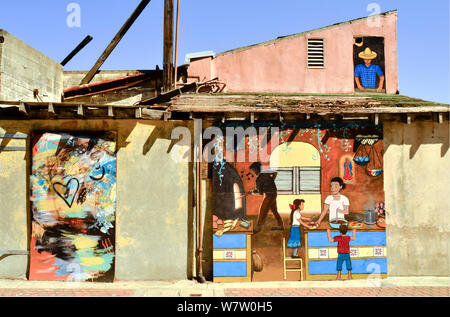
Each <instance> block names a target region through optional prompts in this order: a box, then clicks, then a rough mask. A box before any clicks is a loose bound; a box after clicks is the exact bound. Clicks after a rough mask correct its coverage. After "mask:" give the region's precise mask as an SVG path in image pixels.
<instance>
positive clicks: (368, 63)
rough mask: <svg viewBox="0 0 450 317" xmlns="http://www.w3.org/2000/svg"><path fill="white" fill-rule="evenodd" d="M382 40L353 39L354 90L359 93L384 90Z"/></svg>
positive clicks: (377, 38)
mask: <svg viewBox="0 0 450 317" xmlns="http://www.w3.org/2000/svg"><path fill="white" fill-rule="evenodd" d="M384 63H385V61H384V38H382V37H362V38H355V39H354V64H355V88H357V89H358V90H359V91H365V90H366V89H376V92H379V93H381V92H383V89H385V87H386V85H385V76H384V72H383V69H384Z"/></svg>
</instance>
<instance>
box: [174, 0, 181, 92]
mask: <svg viewBox="0 0 450 317" xmlns="http://www.w3.org/2000/svg"><path fill="white" fill-rule="evenodd" d="M179 25H180V0H177V27H176V31H175V63H174V66H175V74H174V88H175V89H176V88H177V81H178V80H177V75H178V74H177V73H178V29H179Z"/></svg>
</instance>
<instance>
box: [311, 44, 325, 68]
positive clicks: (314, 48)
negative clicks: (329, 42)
mask: <svg viewBox="0 0 450 317" xmlns="http://www.w3.org/2000/svg"><path fill="white" fill-rule="evenodd" d="M324 67H325V52H324V45H323V39H308V68H324Z"/></svg>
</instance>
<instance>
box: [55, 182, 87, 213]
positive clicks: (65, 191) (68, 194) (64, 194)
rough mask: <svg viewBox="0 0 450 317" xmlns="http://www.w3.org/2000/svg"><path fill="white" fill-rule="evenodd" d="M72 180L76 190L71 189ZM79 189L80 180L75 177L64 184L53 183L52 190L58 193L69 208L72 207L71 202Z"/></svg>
mask: <svg viewBox="0 0 450 317" xmlns="http://www.w3.org/2000/svg"><path fill="white" fill-rule="evenodd" d="M73 182H75V183H76V185H77V186H76V190H73V186H71V185H72V183H73ZM79 189H80V182H79V181H78V179H76V178H71V179H69V180H68V181H67V183H66V184H65V185H64V184H63V183H60V182H54V183H53V190H54V191H55V193H56V194H58V196H59V197H61V199H62V200H64V202H65V203H66V205H67V206H69V208H71V207H72V205H73V202H74V201H75V196H76V195H77V192H78V190H79Z"/></svg>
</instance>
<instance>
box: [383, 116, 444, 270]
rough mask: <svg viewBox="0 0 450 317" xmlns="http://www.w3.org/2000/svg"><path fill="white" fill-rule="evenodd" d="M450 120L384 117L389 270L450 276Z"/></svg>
mask: <svg viewBox="0 0 450 317" xmlns="http://www.w3.org/2000/svg"><path fill="white" fill-rule="evenodd" d="M449 128H450V127H449V123H448V121H447V122H445V123H443V124H438V123H432V122H415V123H413V124H410V125H408V124H403V123H384V144H385V154H384V184H385V185H384V186H385V188H384V189H385V195H386V210H387V246H388V254H389V256H388V274H389V276H450V177H449V169H450V151H449V134H450V130H449Z"/></svg>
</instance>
